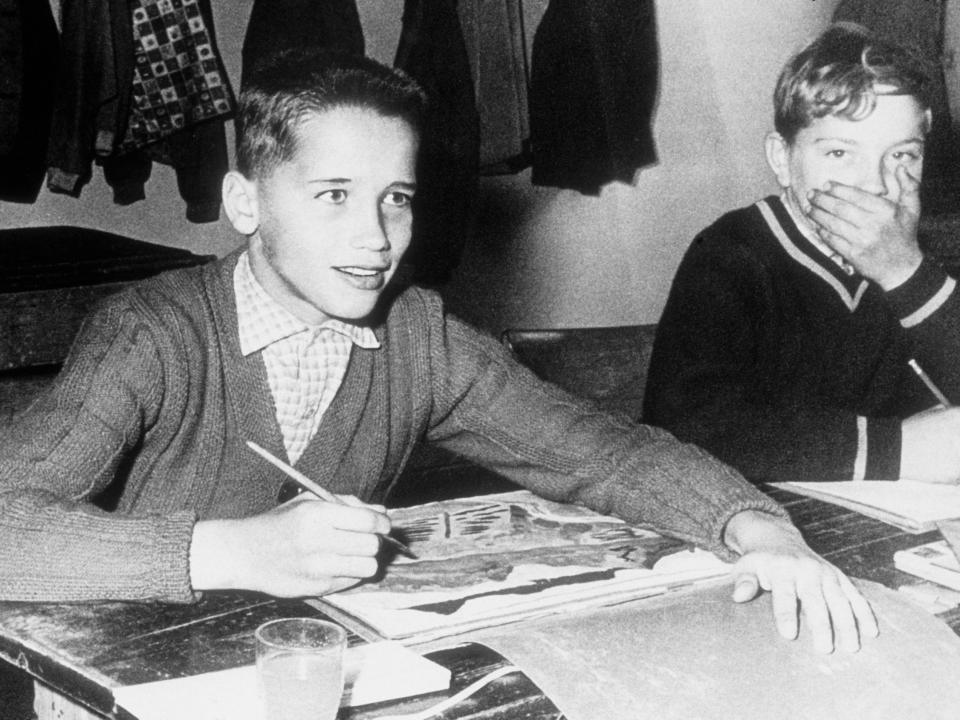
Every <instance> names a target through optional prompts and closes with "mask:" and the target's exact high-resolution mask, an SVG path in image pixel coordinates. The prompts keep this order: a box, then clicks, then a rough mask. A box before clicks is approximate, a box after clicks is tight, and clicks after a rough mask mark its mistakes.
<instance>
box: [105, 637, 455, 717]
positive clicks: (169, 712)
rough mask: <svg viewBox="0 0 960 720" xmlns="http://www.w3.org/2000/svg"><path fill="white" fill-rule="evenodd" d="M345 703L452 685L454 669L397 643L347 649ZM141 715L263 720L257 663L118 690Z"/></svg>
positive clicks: (119, 701) (124, 704)
mask: <svg viewBox="0 0 960 720" xmlns="http://www.w3.org/2000/svg"><path fill="white" fill-rule="evenodd" d="M345 668H346V685H347V687H346V690H345V691H344V695H343V699H342V701H341V706H343V707H348V706H358V705H366V704H369V703H374V702H381V701H383V700H389V699H391V698H399V697H409V696H413V695H423V694H426V693H431V692H438V691H441V690H446V689H447V688H449V687H450V671H449V670H448V669H447V668H445V667H443V666H441V665H438V664H437V663H435V662H433V661H431V660H428V659H427V658H425V657H423V656H421V655H420V654H419V653H416V652H414V651H412V650H410V649H409V648H405V647H404V646H402V645H400V644H399V643H395V642H380V643H370V644H366V645H358V646H356V647H353V648H349V649H348V650H347V652H346V658H345ZM113 694H114V698H115V700H116V702H117V705H119V706H121V707H123V708H125V709H126V710H128V711H129V712H131V713H132V714H133V715H135V716H136V717H137V718H138V720H170V718H190V720H263V718H262V716H261V713H260V698H259V696H258V688H257V674H256V668H255V667H254V666H253V665H245V666H243V667H238V668H233V669H230V670H221V671H218V672H211V673H204V674H202V675H193V676H190V677H185V678H176V679H173V680H161V681H159V682H152V683H144V684H142V685H128V686H126V687H120V688H116V689H114V692H113Z"/></svg>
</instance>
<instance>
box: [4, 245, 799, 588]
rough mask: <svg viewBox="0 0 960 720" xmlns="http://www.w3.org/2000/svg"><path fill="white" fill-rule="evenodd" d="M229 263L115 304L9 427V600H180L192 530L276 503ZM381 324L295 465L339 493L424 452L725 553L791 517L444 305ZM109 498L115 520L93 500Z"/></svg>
mask: <svg viewBox="0 0 960 720" xmlns="http://www.w3.org/2000/svg"><path fill="white" fill-rule="evenodd" d="M236 257H237V255H236V254H234V255H232V256H229V257H227V258H225V259H223V260H220V261H217V262H214V263H212V264H209V265H205V266H203V267H200V268H188V269H183V270H177V271H173V272H171V273H167V274H164V275H160V276H158V277H156V278H152V279H150V280H147V281H145V282H143V283H141V284H139V285H137V286H135V287H133V288H132V289H128V290H126V291H123V292H121V293H119V294H118V295H115V296H113V297H111V298H109V299H108V300H107V301H106V302H105V303H104V304H103V305H102V306H101V307H100V308H99V310H98V311H97V312H95V313H94V314H93V315H92V316H91V317H90V318H89V319H88V321H87V322H86V323H85V324H84V327H83V328H82V330H81V333H80V335H79V337H78V339H77V341H76V343H75V346H74V348H73V350H72V352H71V355H70V358H69V359H68V361H67V363H66V365H65V367H64V369H63V371H62V373H61V375H60V376H59V378H58V379H57V381H56V383H55V384H54V386H53V387H52V388H51V390H50V392H48V393H46V394H45V395H43V396H42V397H41V398H40V399H39V400H38V401H37V402H35V403H34V405H33V406H32V407H31V408H30V409H29V411H28V412H27V413H26V415H24V416H22V417H21V418H20V419H19V420H18V422H17V423H16V424H14V425H13V426H11V427H10V428H9V429H7V430H6V432H5V433H3V435H2V438H0V548H3V549H2V550H0V597H2V598H3V599H11V600H48V601H50V600H92V599H114V600H124V599H130V600H146V599H154V600H164V601H173V602H189V601H191V600H193V599H195V598H196V597H197V595H196V594H195V593H194V591H193V589H192V588H191V586H190V580H189V565H188V558H189V545H190V539H191V534H192V530H193V526H194V523H195V522H196V521H197V520H198V519H204V518H240V517H245V516H250V515H253V514H256V513H260V512H264V511H266V510H268V509H269V508H271V507H274V506H275V505H276V503H277V493H278V490H279V489H280V487H281V485H282V483H283V481H284V476H283V474H282V473H281V472H280V471H279V470H277V469H275V468H273V466H272V465H268V464H267V463H265V462H263V461H262V460H260V459H259V458H258V457H256V456H254V455H253V454H252V453H250V452H249V451H248V450H247V448H245V446H244V441H246V440H253V441H255V442H257V443H259V444H260V445H262V446H264V447H265V448H266V449H268V450H270V451H271V452H273V453H274V454H276V455H278V456H280V457H284V456H285V453H284V448H283V443H282V439H281V436H280V430H279V428H278V426H277V422H276V418H275V415H274V409H273V407H272V400H271V397H270V391H269V388H268V385H267V378H266V371H265V368H264V364H263V360H262V358H261V357H260V355H259V353H255V354H253V355H250V356H248V357H243V356H242V355H241V353H240V348H239V339H238V331H237V318H236V304H235V298H234V295H233V286H232V272H233V267H234V265H235V263H236ZM382 315H383V320H382V321H381V322H379V323H378V324H376V325H375V326H374V328H373V329H374V332H375V333H376V335H377V338H378V340H379V341H380V344H381V347H380V348H378V349H365V348H359V347H357V348H354V351H353V353H352V356H351V359H350V363H349V366H348V369H347V373H346V376H345V377H344V380H343V383H342V385H341V387H340V390H339V391H338V393H337V395H336V397H335V398H334V400H333V402H332V403H331V405H330V407H329V408H328V409H327V412H326V413H325V415H324V417H323V419H322V421H321V423H320V427H319V429H318V431H317V433H316V435H315V436H314V438H313V439H312V440H311V442H310V444H309V445H308V446H307V448H306V450H305V452H304V453H303V455H302V456H301V457H300V459H299V460H298V461H297V463H296V467H297V468H298V469H300V470H301V471H303V472H304V473H306V474H307V475H309V476H311V477H312V478H313V479H315V480H316V481H317V482H319V483H320V484H322V485H324V486H326V487H327V488H328V489H330V490H331V491H333V492H336V493H351V494H354V495H356V496H358V497H359V498H361V499H364V500H371V501H382V500H383V499H384V498H386V497H387V495H388V493H389V491H390V489H391V488H392V486H393V484H394V483H395V482H396V480H397V478H398V476H399V475H400V472H401V470H402V469H403V466H404V464H405V463H406V461H407V459H408V457H409V455H410V453H411V451H412V449H413V447H414V445H415V444H416V443H417V442H419V441H426V442H435V443H439V444H441V445H443V446H444V447H446V448H448V449H450V450H452V451H454V452H457V453H460V454H462V455H463V456H465V457H467V458H468V459H470V460H473V461H475V462H478V463H481V464H483V465H486V466H487V467H490V468H492V469H494V470H496V471H499V472H501V473H503V474H504V475H506V476H507V477H509V478H511V479H513V480H514V481H516V482H518V483H520V484H521V485H524V486H525V487H527V488H529V489H531V490H532V491H534V492H536V493H539V494H541V495H543V496H544V497H547V498H550V499H553V500H560V501H569V502H576V503H582V504H584V505H586V506H588V507H591V508H593V509H595V510H598V511H600V512H604V513H613V514H616V515H619V516H621V517H623V518H625V519H627V520H630V521H634V522H638V523H641V524H643V525H647V526H651V527H654V528H656V529H658V530H661V531H663V532H666V533H668V534H671V535H674V536H677V537H680V538H683V539H687V540H690V541H692V542H695V543H698V544H700V545H701V546H703V547H705V548H707V549H710V550H714V551H716V552H718V553H720V554H721V555H723V556H725V557H730V552H729V551H728V550H727V549H726V548H725V547H724V546H723V544H722V542H721V540H722V533H723V530H724V527H725V525H726V523H727V521H728V520H729V518H730V517H731V516H732V515H733V514H735V513H737V512H739V511H741V510H745V509H751V508H752V509H759V510H763V511H767V512H770V513H773V514H777V515H780V516H783V511H782V510H781V509H780V508H779V507H778V506H776V505H775V504H774V503H772V502H771V501H770V500H769V499H768V498H766V497H765V496H764V495H762V494H761V493H759V492H758V491H757V490H756V489H755V488H753V487H752V486H751V485H749V483H747V482H746V481H745V480H744V479H743V478H742V477H740V476H739V474H737V473H736V472H735V471H733V470H732V469H730V468H728V467H727V466H725V465H722V464H721V463H719V462H717V461H716V460H715V459H713V458H712V457H710V456H709V455H707V454H706V453H704V452H703V451H701V450H700V449H698V448H695V447H693V446H690V445H683V444H681V443H679V442H677V441H676V439H675V438H673V437H672V436H671V435H670V434H669V433H666V432H664V431H662V430H659V429H656V428H649V427H643V426H639V425H638V424H636V423H635V422H633V421H631V420H630V419H629V418H626V417H612V416H610V415H608V414H606V413H604V412H601V411H600V410H599V409H598V408H597V407H595V406H593V405H592V404H589V403H585V402H583V401H580V400H577V399H575V398H573V397H572V396H570V395H568V394H566V393H565V392H562V391H561V390H560V389H558V388H556V387H554V386H552V385H547V384H546V383H543V382H542V381H540V380H538V379H537V378H536V377H535V376H534V375H533V374H532V373H531V372H530V371H528V370H527V369H526V368H524V367H522V366H521V365H519V363H517V362H516V361H515V360H513V358H512V357H511V356H510V355H509V354H508V352H507V351H506V350H505V349H504V348H503V347H502V345H501V344H500V343H498V342H497V341H496V340H495V339H493V338H492V337H489V336H487V335H485V334H483V333H481V332H479V331H477V330H475V329H473V328H471V327H469V326H467V325H466V324H464V323H462V322H460V321H459V320H457V319H456V318H454V317H451V316H448V315H447V314H446V313H445V312H444V309H443V305H442V303H441V300H440V297H439V296H438V295H437V294H435V293H433V292H429V291H426V290H422V289H418V288H409V289H407V290H405V291H403V292H402V293H399V294H398V295H397V297H396V298H394V299H393V300H392V302H390V303H389V306H388V308H387V310H386V311H385V312H383V313H382ZM111 486H113V487H112V492H113V494H114V495H119V500H118V502H117V504H116V509H115V510H113V511H112V512H105V511H102V510H100V509H98V508H97V507H95V506H94V505H93V504H92V502H91V501H92V500H93V499H94V498H96V497H97V496H98V495H99V494H101V493H103V492H104V491H106V490H108V488H111ZM470 491H471V489H470V488H464V492H465V493H466V494H469V493H470Z"/></svg>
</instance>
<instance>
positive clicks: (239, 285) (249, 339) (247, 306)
mask: <svg viewBox="0 0 960 720" xmlns="http://www.w3.org/2000/svg"><path fill="white" fill-rule="evenodd" d="M233 288H234V294H235V295H236V298H237V329H238V331H239V334H240V352H241V354H243V355H244V356H246V355H250V354H251V353H255V352H257V351H258V350H263V349H264V348H265V347H267V346H269V345H272V344H273V343H275V342H277V341H279V340H283V339H284V338H288V337H291V336H293V335H296V334H297V333H301V332H304V331H308V332H310V333H313V334H316V333H317V332H318V331H319V330H321V329H329V330H333V331H334V332H337V333H340V334H341V335H344V336H346V337H347V338H349V339H350V341H351V342H353V344H354V345H357V346H359V347H362V348H367V349H376V348H379V347H380V341H379V340H377V337H376V335H375V334H374V332H373V330H372V329H371V328H369V327H362V326H360V325H354V324H352V323H347V322H343V321H342V320H335V319H332V318H331V319H329V320H326V321H324V322H322V323H320V324H319V325H310V324H308V323H305V322H304V321H303V320H301V319H300V318H298V317H297V316H296V315H294V314H293V313H291V312H290V311H289V310H287V309H286V308H285V307H283V306H282V305H280V303H278V302H277V301H276V300H274V299H273V298H272V297H271V296H270V295H269V294H268V293H267V291H266V290H264V289H263V286H262V285H261V284H260V283H259V282H258V281H257V279H256V278H255V277H254V275H253V271H252V270H251V269H250V259H249V257H248V256H247V253H246V251H244V252H243V253H241V255H240V257H239V259H238V260H237V266H236V268H234V271H233Z"/></svg>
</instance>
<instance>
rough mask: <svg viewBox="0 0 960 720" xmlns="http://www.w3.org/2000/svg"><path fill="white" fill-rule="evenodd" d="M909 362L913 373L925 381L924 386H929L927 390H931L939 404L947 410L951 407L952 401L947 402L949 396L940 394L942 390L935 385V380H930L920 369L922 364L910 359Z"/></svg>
mask: <svg viewBox="0 0 960 720" xmlns="http://www.w3.org/2000/svg"><path fill="white" fill-rule="evenodd" d="M907 362H908V363H909V365H910V367H912V368H913V371H914V372H915V373H916V374H917V376H918V377H919V378H920V379H921V380H922V381H923V384H924V385H926V386H927V390H929V391H930V392H931V394H932V395H933V396H934V397H935V398H936V399H937V402H939V403H940V404H941V405H943V406H944V407H945V408H948V407H950V401H949V400H947V396H946V395H944V394H943V393H942V392H940V388H938V387H937V386H936V385H935V384H934V382H933V380H931V379H930V376H929V375H927V374H926V373H925V372H924V371H923V368H922V367H920V364H919V363H918V362H917V361H916V360H914V359H913V358H910V360H908V361H907Z"/></svg>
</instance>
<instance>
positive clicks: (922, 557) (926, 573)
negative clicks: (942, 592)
mask: <svg viewBox="0 0 960 720" xmlns="http://www.w3.org/2000/svg"><path fill="white" fill-rule="evenodd" d="M893 564H894V566H895V567H896V568H897V570H902V571H903V572H907V573H910V574H911V575H916V576H917V577H921V578H923V579H924V580H930V581H931V582H935V583H939V584H940V585H946V586H947V587H949V588H953V589H954V590H960V563H958V562H957V556H956V555H955V554H954V552H953V550H952V549H951V547H950V545H949V543H947V541H946V540H937V541H935V542H930V543H925V544H923V545H919V546H917V547H914V548H910V549H909V550H900V551H899V552H896V553H894V554H893Z"/></svg>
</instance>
